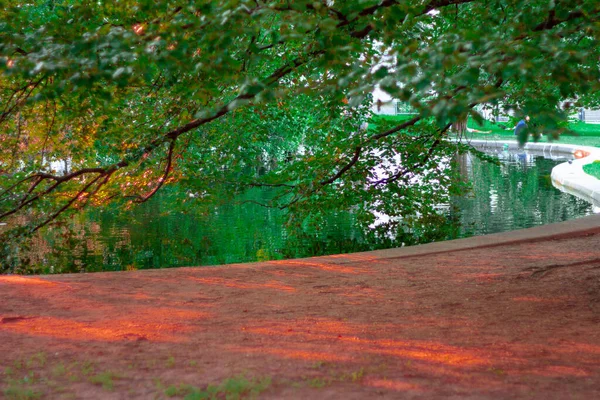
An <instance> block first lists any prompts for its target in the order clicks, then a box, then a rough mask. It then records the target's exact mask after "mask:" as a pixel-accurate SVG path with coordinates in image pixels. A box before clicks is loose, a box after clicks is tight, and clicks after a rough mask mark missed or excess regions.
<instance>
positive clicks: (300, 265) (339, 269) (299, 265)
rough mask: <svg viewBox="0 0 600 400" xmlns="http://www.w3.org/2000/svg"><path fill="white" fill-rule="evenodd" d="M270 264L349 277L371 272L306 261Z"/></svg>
mask: <svg viewBox="0 0 600 400" xmlns="http://www.w3.org/2000/svg"><path fill="white" fill-rule="evenodd" d="M270 263H271V264H274V265H278V266H280V265H283V266H291V267H295V268H317V269H320V270H323V271H329V272H337V273H342V274H351V275H358V274H368V273H371V272H372V271H371V270H369V269H366V268H356V267H344V266H341V265H336V264H327V263H315V262H307V261H292V260H285V261H271V262H270Z"/></svg>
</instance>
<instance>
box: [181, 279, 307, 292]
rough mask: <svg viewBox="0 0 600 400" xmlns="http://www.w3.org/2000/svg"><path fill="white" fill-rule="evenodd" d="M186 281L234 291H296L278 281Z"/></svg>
mask: <svg viewBox="0 0 600 400" xmlns="http://www.w3.org/2000/svg"><path fill="white" fill-rule="evenodd" d="M188 279H190V280H192V281H196V282H200V283H204V284H207V285H219V286H225V287H230V288H235V289H275V290H279V291H282V292H295V291H296V289H295V288H294V287H292V286H287V285H284V284H282V283H281V282H278V281H269V282H266V283H250V282H241V281H239V280H237V279H226V278H192V277H189V278H188Z"/></svg>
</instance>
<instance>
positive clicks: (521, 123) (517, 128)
mask: <svg viewBox="0 0 600 400" xmlns="http://www.w3.org/2000/svg"><path fill="white" fill-rule="evenodd" d="M528 122H529V115H526V116H525V118H523V119H522V120H520V121H519V123H518V124H517V126H515V136H519V134H520V133H521V131H522V130H523V129H525V128H527V123H528Z"/></svg>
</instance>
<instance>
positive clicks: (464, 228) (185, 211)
mask: <svg viewBox="0 0 600 400" xmlns="http://www.w3.org/2000/svg"><path fill="white" fill-rule="evenodd" d="M500 157H501V158H504V160H503V161H504V162H503V163H502V164H501V165H494V164H491V163H486V162H483V161H480V160H478V159H476V158H475V157H472V156H470V155H464V156H461V158H460V159H459V161H460V168H461V173H462V175H463V177H464V178H465V179H468V180H469V181H470V182H472V184H473V192H472V193H471V194H470V195H468V196H466V197H463V198H454V199H452V201H451V204H448V205H441V206H440V210H441V213H442V214H443V215H442V218H434V219H433V220H432V221H431V226H430V227H423V229H422V232H420V233H419V232H416V231H415V232H412V233H410V234H407V233H405V232H403V233H401V234H397V235H396V236H395V237H393V238H389V237H386V238H375V237H374V236H373V235H371V234H370V231H369V229H368V228H364V229H361V228H360V227H358V224H357V221H356V218H355V216H353V215H352V214H349V213H342V212H340V213H336V214H335V215H330V216H329V217H328V218H327V219H326V223H325V225H324V226H320V227H318V228H314V227H313V228H309V227H307V228H306V229H305V231H304V232H302V234H301V235H298V234H295V235H290V234H288V233H287V230H286V229H285V221H286V216H285V212H284V211H282V210H278V209H268V208H264V207H261V206H259V205H256V204H253V203H249V202H244V200H246V201H247V200H254V201H261V200H264V198H265V197H268V196H269V193H267V192H266V191H261V190H258V189H254V190H252V191H250V192H248V193H246V194H245V195H244V196H243V197H242V198H240V199H239V200H240V201H239V202H232V203H230V204H225V205H222V206H219V207H214V208H200V207H198V206H197V204H198V201H197V199H196V198H192V197H189V196H188V195H187V194H185V193H177V192H174V191H173V189H170V192H169V191H165V192H164V193H162V194H160V195H159V196H157V197H155V198H153V199H152V200H151V201H149V202H147V203H144V204H142V205H140V206H137V207H135V208H133V209H131V210H125V211H117V209H116V208H114V209H109V210H104V211H99V210H90V211H88V212H86V213H84V214H81V215H79V216H78V217H76V219H75V220H73V221H71V222H70V223H69V224H70V226H69V227H68V228H69V229H62V230H61V229H58V228H53V229H48V230H46V232H45V233H44V240H43V242H44V243H43V245H39V246H36V250H35V251H34V252H33V253H35V254H34V256H33V257H32V265H34V266H35V268H34V270H36V272H41V273H49V272H78V271H88V272H89V271H116V270H128V269H129V270H131V269H146V268H165V267H176V266H194V265H215V264H224V263H238V262H250V261H265V260H272V259H284V258H298V257H307V256H315V255H323V254H336V253H349V252H356V251H364V250H372V249H377V248H385V247H391V246H399V245H401V244H402V243H403V242H404V243H408V244H413V243H417V242H427V241H433V240H447V239H454V238H458V237H467V236H473V235H479V234H486V233H494V232H502V231H508V230H513V229H519V228H526V227H531V226H536V225H541V224H547V223H552V222H559V221H564V220H568V219H573V218H577V217H581V216H584V215H588V214H590V213H591V212H592V207H591V205H590V204H588V203H586V202H584V201H583V200H580V199H577V198H575V197H573V196H570V195H568V194H565V193H562V192H560V191H558V190H557V189H555V188H554V187H552V184H551V182H550V177H549V176H550V172H551V169H552V167H553V166H554V165H556V163H557V162H556V161H552V160H548V159H544V158H533V157H531V156H525V157H523V156H519V155H508V154H504V155H500ZM429 228H434V229H429Z"/></svg>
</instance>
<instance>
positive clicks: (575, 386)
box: [0, 228, 600, 400]
mask: <svg viewBox="0 0 600 400" xmlns="http://www.w3.org/2000/svg"><path fill="white" fill-rule="evenodd" d="M402 254H403V253H398V252H396V253H386V252H373V253H359V254H350V255H338V256H330V257H319V258H312V259H302V260H289V261H277V262H264V263H254V264H244V265H228V266H221V267H202V268H178V269H169V270H153V271H132V272H118V273H95V274H79V275H62V276H42V277H22V276H0V390H1V392H0V397H1V396H2V395H4V396H5V397H6V398H23V399H27V398H51V399H62V398H82V399H154V398H156V399H161V398H170V397H172V398H183V397H185V396H188V398H202V397H201V396H202V395H212V396H213V397H214V398H236V396H238V395H239V396H240V397H242V398H244V397H258V398H266V399H308V398H315V399H371V398H392V399H515V398H523V399H544V400H549V399H586V400H588V399H600V228H598V229H596V231H594V230H593V229H592V231H590V230H589V229H588V230H587V232H586V233H583V232H580V233H575V234H570V235H566V237H565V235H563V237H562V238H554V239H544V240H538V241H525V242H516V243H514V242H513V243H508V244H504V245H496V246H491V247H480V248H472V249H466V250H455V251H449V252H438V253H434V254H421V255H419V254H416V255H410V253H407V254H408V255H402Z"/></svg>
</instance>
